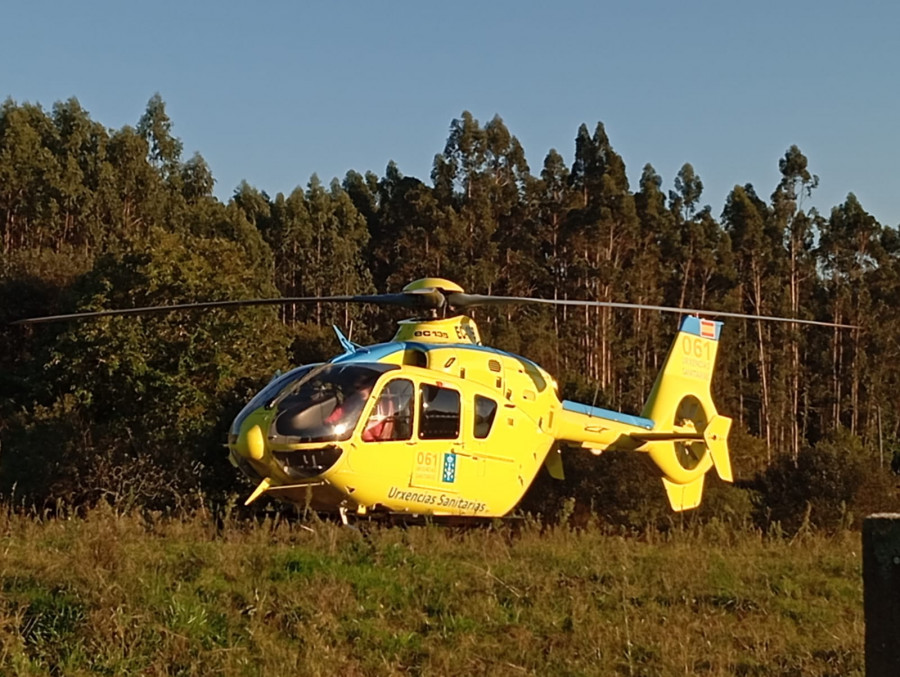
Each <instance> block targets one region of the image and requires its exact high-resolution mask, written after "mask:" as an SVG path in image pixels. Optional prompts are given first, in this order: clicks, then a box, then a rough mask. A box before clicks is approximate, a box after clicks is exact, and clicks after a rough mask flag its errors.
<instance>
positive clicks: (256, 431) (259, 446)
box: [235, 425, 266, 461]
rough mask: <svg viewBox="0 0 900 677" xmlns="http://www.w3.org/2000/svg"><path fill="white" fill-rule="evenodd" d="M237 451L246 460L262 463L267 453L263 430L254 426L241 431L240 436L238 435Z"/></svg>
mask: <svg viewBox="0 0 900 677" xmlns="http://www.w3.org/2000/svg"><path fill="white" fill-rule="evenodd" d="M235 451H237V453H238V454H240V455H241V456H243V457H244V458H249V459H252V460H254V461H261V460H262V457H263V454H265V451H266V441H265V437H264V436H263V432H262V428H260V427H259V426H258V425H254V426H251V427H250V428H247V429H246V430H243V431H241V433H240V435H238V439H237V444H236V445H235Z"/></svg>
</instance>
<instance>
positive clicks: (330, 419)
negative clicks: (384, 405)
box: [272, 364, 396, 442]
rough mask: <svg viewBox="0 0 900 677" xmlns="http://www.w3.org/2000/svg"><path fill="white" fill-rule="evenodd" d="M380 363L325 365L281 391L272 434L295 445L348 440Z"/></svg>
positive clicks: (381, 370) (385, 367)
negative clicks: (286, 438)
mask: <svg viewBox="0 0 900 677" xmlns="http://www.w3.org/2000/svg"><path fill="white" fill-rule="evenodd" d="M389 369H396V367H395V366H393V365H383V364H367V365H360V364H350V365H341V364H328V365H324V366H323V367H322V368H320V369H318V370H315V371H313V372H310V373H309V374H307V376H306V378H301V379H298V380H296V381H294V382H292V383H290V384H288V385H287V386H285V387H284V388H282V390H281V392H279V393H278V395H277V396H276V397H275V398H274V400H273V403H272V405H273V406H274V407H276V408H277V413H276V415H275V432H276V433H277V434H278V435H283V436H285V437H289V438H291V439H292V441H296V442H332V441H334V442H340V441H343V440H347V439H349V438H350V435H351V434H353V429H354V428H355V427H356V423H357V421H359V416H360V414H361V413H362V410H363V407H364V406H365V403H366V400H368V399H369V395H371V393H372V387H373V386H374V385H375V382H376V381H377V380H378V377H379V376H381V375H382V374H383V373H384V372H385V371H388V370H389Z"/></svg>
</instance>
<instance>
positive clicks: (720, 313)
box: [447, 292, 859, 329]
mask: <svg viewBox="0 0 900 677" xmlns="http://www.w3.org/2000/svg"><path fill="white" fill-rule="evenodd" d="M510 303H539V304H543V305H552V306H582V307H583V306H587V307H590V308H628V309H643V310H656V311H659V312H663V313H681V314H684V315H702V316H705V317H737V318H742V319H746V320H764V321H766V322H788V323H794V324H811V325H816V326H819V327H836V328H839V329H858V328H859V327H858V326H857V325H854V324H839V323H836V322H820V321H818V320H802V319H798V318H790V317H776V316H773V315H752V314H748V313H732V312H728V311H725V310H706V309H698V308H676V307H674V306H654V305H647V304H643V303H622V302H617V301H578V300H571V299H541V298H533V297H528V296H487V295H482V294H465V293H461V292H459V293H453V294H448V295H447V305H449V306H450V307H451V308H454V309H457V310H467V309H469V308H478V307H481V306H499V305H507V304H510Z"/></svg>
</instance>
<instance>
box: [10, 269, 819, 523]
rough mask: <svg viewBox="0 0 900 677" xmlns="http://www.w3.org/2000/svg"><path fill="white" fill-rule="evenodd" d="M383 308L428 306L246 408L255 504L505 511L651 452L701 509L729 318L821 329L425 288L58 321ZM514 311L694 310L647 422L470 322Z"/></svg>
mask: <svg viewBox="0 0 900 677" xmlns="http://www.w3.org/2000/svg"><path fill="white" fill-rule="evenodd" d="M323 301H330V302H338V303H374V304H379V305H394V306H401V307H406V308H410V309H413V310H416V311H420V312H424V315H425V316H424V317H421V318H417V319H407V320H402V321H401V322H400V323H399V327H398V330H397V333H396V335H395V336H394V338H393V339H392V340H391V341H388V342H387V343H382V344H378V345H372V346H365V347H363V346H359V345H357V344H355V343H352V342H351V341H349V340H348V339H347V338H346V337H345V336H344V335H343V334H342V333H341V332H340V330H338V329H337V328H335V331H336V332H337V335H338V339H339V341H340V343H341V346H342V347H343V349H344V352H343V353H342V354H341V355H338V356H336V357H334V358H333V359H331V360H329V361H328V362H325V363H322V364H315V365H304V366H300V367H297V368H295V369H292V370H291V371H288V372H287V373H285V374H282V375H280V376H277V377H276V378H274V379H273V380H272V381H271V382H270V383H269V384H268V385H267V386H266V387H265V388H263V390H262V391H260V392H259V393H258V394H257V395H256V396H254V397H253V399H252V400H251V401H250V402H249V403H248V404H247V405H246V406H245V407H244V409H243V410H242V411H241V412H240V413H239V414H238V416H237V417H236V418H235V420H234V422H233V423H232V425H231V429H230V431H229V435H228V447H229V459H230V461H231V463H232V464H233V465H235V466H236V467H237V468H240V469H241V470H242V471H243V472H244V473H246V474H247V475H248V476H249V477H250V478H252V479H253V480H254V481H256V482H258V485H257V487H256V489H255V490H254V491H253V493H252V494H251V495H250V497H249V498H248V499H247V500H246V503H247V504H249V503H251V502H253V501H254V500H256V499H257V498H259V497H260V496H262V495H263V494H269V495H272V496H276V497H278V498H280V499H282V500H285V501H289V502H293V503H296V504H300V505H306V506H309V507H311V508H312V509H315V510H322V511H331V512H339V513H340V514H341V517H342V519H344V520H345V521H346V519H347V515H348V514H357V515H367V514H375V513H387V514H398V513H399V514H407V515H433V516H467V517H501V516H504V515H507V514H509V512H510V511H511V510H513V508H514V507H515V506H516V505H517V504H518V502H519V501H520V500H521V499H522V496H523V495H524V494H525V492H526V490H527V489H528V488H529V486H530V485H531V483H532V481H533V480H534V478H535V476H536V475H537V473H538V471H539V470H540V468H541V466H544V467H546V468H547V470H548V472H549V474H550V475H551V476H552V477H554V478H557V479H562V478H563V462H562V453H563V451H564V450H570V449H581V450H585V451H588V452H590V453H592V454H596V455H599V454H601V453H603V452H605V451H613V450H615V451H630V452H639V453H646V454H648V455H649V456H650V458H651V459H652V460H653V461H654V462H655V464H656V465H657V466H658V468H659V470H660V473H661V475H662V483H663V486H664V488H665V491H666V495H667V497H668V500H669V503H670V505H671V507H672V509H673V510H675V511H682V510H687V509H690V508H695V507H697V506H698V505H699V504H700V502H701V499H702V495H703V484H704V478H705V475H706V473H707V472H708V471H709V470H711V469H712V468H715V470H716V472H717V474H718V475H719V477H720V478H721V479H723V480H725V481H727V482H731V481H732V480H733V476H732V469H731V461H730V456H729V450H728V432H729V429H730V427H731V419H730V418H729V417H727V416H723V415H721V414H719V413H718V411H717V410H716V407H715V404H714V403H713V400H712V395H711V391H710V385H711V381H712V376H713V368H714V365H715V360H716V353H717V351H718V346H719V336H720V333H721V330H722V322H720V321H717V320H713V319H706V318H705V317H703V318H701V317H699V315H700V314H703V315H706V316H730V317H744V318H755V319H764V320H780V321H788V322H794V323H802V324H817V325H825V326H835V325H832V324H829V323H825V322H817V321H812V320H797V319H786V318H775V317H769V316H758V315H745V314H741V313H727V312H718V311H716V312H712V311H699V310H692V309H682V308H671V307H666V306H647V305H638V304H629V303H615V302H599V301H576V300H551V299H539V298H528V297H506V296H485V295H477V294H467V293H465V292H464V291H463V289H462V288H461V287H460V286H459V285H457V284H455V283H453V282H451V281H449V280H445V279H441V278H431V277H429V278H423V279H421V280H417V281H415V282H412V283H411V284H409V285H407V286H406V287H405V288H404V289H403V291H402V292H401V293H399V294H376V295H358V296H325V297H303V298H282V299H252V300H243V301H219V302H212V303H195V304H182V305H173V306H160V307H152V308H133V309H125V310H109V311H99V312H92V313H76V314H71V315H57V316H53V317H44V318H33V319H29V320H20V321H19V322H18V323H36V322H49V321H56V320H66V319H73V318H85V317H101V316H107V315H123V314H145V313H155V312H168V311H173V310H179V309H187V308H209V307H223V306H246V305H263V304H276V303H313V302H316V303H318V302H323ZM507 303H540V304H554V305H577V306H605V307H616V308H636V307H641V308H649V309H655V310H660V311H669V312H678V313H683V314H685V317H684V319H683V321H682V322H681V326H680V329H679V331H678V333H677V334H676V336H675V339H674V341H673V343H672V345H671V348H670V350H669V353H668V356H667V357H666V360H665V362H664V364H663V367H662V369H661V371H660V373H659V375H658V377H657V379H656V382H655V384H654V385H653V388H652V390H651V391H650V394H649V396H648V397H647V401H646V403H645V405H644V408H643V410H642V411H641V413H640V415H632V414H624V413H620V412H616V411H610V410H607V409H602V408H598V407H594V406H589V405H585V404H579V403H577V402H572V401H569V400H563V399H560V396H559V389H558V386H557V383H556V381H555V380H554V379H553V377H552V376H551V375H550V374H549V373H547V372H546V371H545V370H544V369H542V368H541V367H539V366H538V365H537V364H535V363H534V362H532V361H530V360H528V359H526V358H524V357H520V356H518V355H514V354H511V353H507V352H504V351H502V350H498V349H494V348H490V347H487V346H484V345H483V344H482V342H481V338H480V335H479V332H478V328H477V326H476V324H475V322H474V321H473V319H472V318H470V317H468V316H466V315H464V314H462V312H464V311H466V310H468V309H471V308H476V307H482V306H489V305H499V304H507Z"/></svg>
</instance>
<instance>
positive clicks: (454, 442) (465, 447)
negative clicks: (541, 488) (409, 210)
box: [230, 318, 562, 517]
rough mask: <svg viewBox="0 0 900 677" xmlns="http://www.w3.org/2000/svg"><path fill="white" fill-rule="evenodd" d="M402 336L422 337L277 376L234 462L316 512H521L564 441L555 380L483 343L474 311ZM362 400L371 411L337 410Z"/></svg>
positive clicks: (237, 444) (235, 437)
mask: <svg viewBox="0 0 900 677" xmlns="http://www.w3.org/2000/svg"><path fill="white" fill-rule="evenodd" d="M460 320H463V321H464V322H461V321H460ZM398 335H399V336H404V335H406V336H409V337H411V338H414V339H419V340H394V341H391V342H389V343H384V344H379V345H374V346H370V347H365V348H360V347H356V348H355V349H354V350H353V351H352V352H347V353H345V354H344V355H341V356H338V357H336V358H334V359H333V360H331V361H330V362H329V363H327V364H325V365H319V366H316V367H313V368H309V367H301V368H299V369H296V370H294V371H292V372H289V373H287V374H285V375H283V376H281V377H280V378H279V379H276V380H274V381H273V383H272V384H270V386H269V389H268V390H269V393H268V394H266V391H265V390H264V391H263V393H260V395H262V397H260V396H257V398H254V400H253V401H252V402H251V404H250V405H248V406H247V407H246V408H245V410H244V411H243V412H241V414H240V415H239V416H238V418H237V419H236V420H235V423H234V425H233V427H232V434H231V436H230V446H231V457H232V460H233V462H235V464H236V465H238V466H239V467H241V468H242V469H243V470H244V471H245V472H247V473H248V474H250V475H251V476H254V477H255V478H257V479H259V480H264V481H266V482H267V486H266V487H265V490H266V491H267V492H271V493H273V494H275V495H277V496H279V497H280V498H282V499H284V500H288V501H291V502H295V503H299V504H308V505H310V506H311V507H313V508H316V509H337V508H346V509H349V510H352V511H355V512H358V513H366V512H369V511H379V510H381V511H387V512H401V513H424V514H434V515H473V516H484V517H488V516H499V515H504V514H506V513H508V512H509V511H510V510H511V509H512V508H513V507H514V506H515V505H516V503H518V501H519V500H520V499H521V497H522V495H523V494H524V492H525V490H526V489H527V488H528V486H529V485H530V484H531V482H532V480H533V479H534V477H535V475H536V473H537V471H538V470H539V469H540V467H541V465H542V464H543V463H544V461H545V459H546V457H547V455H548V454H549V452H550V451H551V450H552V448H553V446H554V444H555V443H556V441H557V438H556V436H555V435H554V433H553V430H554V425H555V420H554V419H555V418H558V417H559V414H560V411H562V403H561V402H560V400H559V397H558V394H557V388H556V383H555V381H554V380H553V379H552V377H550V375H549V374H548V373H547V372H546V371H544V370H543V369H541V368H540V367H539V366H538V365H536V364H535V363H533V362H531V361H529V360H526V359H525V358H522V357H518V356H515V355H512V354H510V353H505V352H503V351H500V350H496V349H493V348H487V347H484V346H481V345H478V344H477V343H475V342H474V341H477V340H478V335H477V329H476V328H475V325H474V323H473V322H471V320H469V318H449V319H447V320H427V321H417V322H413V321H406V322H404V323H401V326H400V330H399V332H398ZM473 339H474V340H473ZM460 340H464V341H466V343H461V342H459V341H460ZM315 370H318V372H319V373H318V376H317V375H316V374H314V373H313V371H315ZM310 376H311V378H310ZM340 383H346V384H347V387H345V388H343V392H340V391H341V390H342V389H341V387H340V385H339V384H340ZM292 387H294V390H295V391H296V392H295V391H292ZM292 398H293V400H294V401H292ZM317 398H318V400H319V401H317ZM352 398H355V399H357V400H358V401H359V404H358V412H354V414H355V415H353V416H352V418H349V417H345V416H343V415H342V414H341V413H337V414H336V412H339V409H340V407H342V406H346V404H347V402H348V400H350V399H352ZM295 411H296V412H297V413H294V412H295ZM291 417H293V418H292V419H291ZM288 419H291V420H295V421H299V422H300V423H299V424H298V425H296V426H295V427H293V428H292V427H291V424H289V423H286V421H288ZM305 423H313V424H314V425H313V426H312V427H310V426H308V425H305ZM329 426H330V428H329ZM342 426H345V427H346V426H349V429H342ZM387 427H390V428H391V429H390V430H389V431H388V430H386V428H387Z"/></svg>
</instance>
